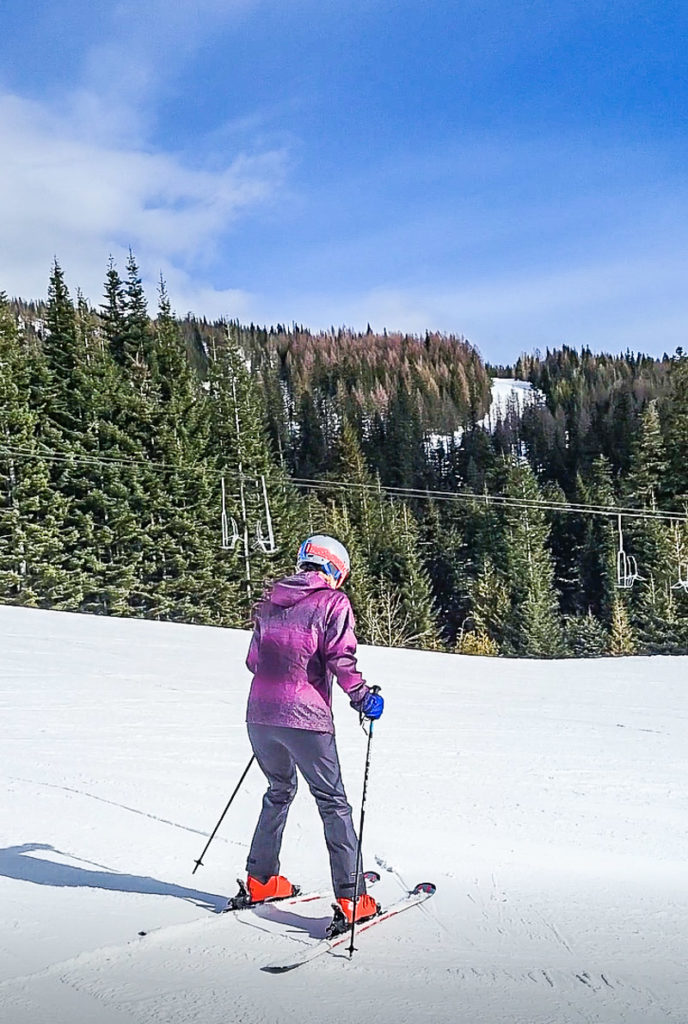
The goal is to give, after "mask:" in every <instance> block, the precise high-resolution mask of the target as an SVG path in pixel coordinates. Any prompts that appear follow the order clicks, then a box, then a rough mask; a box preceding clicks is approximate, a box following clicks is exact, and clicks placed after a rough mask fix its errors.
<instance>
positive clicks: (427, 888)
mask: <svg viewBox="0 0 688 1024" xmlns="http://www.w3.org/2000/svg"><path fill="white" fill-rule="evenodd" d="M422 892H424V893H427V895H428V896H432V895H434V893H436V892H437V886H436V885H435V883H434V882H419V883H418V885H416V886H414V887H413V889H412V890H411V894H412V895H413V896H418V895H420V893H422Z"/></svg>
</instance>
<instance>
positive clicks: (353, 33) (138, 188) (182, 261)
mask: <svg viewBox="0 0 688 1024" xmlns="http://www.w3.org/2000/svg"><path fill="white" fill-rule="evenodd" d="M28 11H29V8H27V6H26V4H24V3H20V2H19V0H6V2H5V4H4V5H3V9H2V12H1V13H0V152H2V160H1V161H0V239H1V240H2V241H1V244H0V289H4V290H5V291H7V292H8V293H9V294H11V295H22V296H24V297H42V296H44V295H45V293H46V289H47V278H48V274H49V270H50V265H51V262H52V259H53V257H54V256H57V257H58V259H59V261H60V263H61V264H62V266H63V268H64V270H65V272H66V275H67V279H68V281H69V282H70V284H71V286H72V288H73V289H76V287H77V286H79V287H81V289H82V290H83V292H84V293H85V294H86V295H87V297H88V298H89V299H90V300H91V301H92V302H94V303H96V304H97V303H98V302H99V301H100V297H101V294H102V282H103V280H104V276H105V270H106V264H107V260H108V256H109V255H110V254H112V255H113V256H114V257H115V259H116V261H117V262H118V264H119V265H120V266H121V267H122V268H123V267H124V263H125V259H126V253H127V250H128V247H129V246H131V248H132V249H133V250H134V253H135V255H136V256H137V259H138V261H139V264H140V266H141V269H142V273H143V276H144V279H145V281H146V284H147V287H148V289H149V294H150V297H151V301H154V296H155V282H156V280H157V279H158V277H159V275H160V273H162V274H163V275H164V277H165V279H166V281H167V284H168V288H169V291H170V295H171V298H172V301H173V304H174V306H175V308H176V310H177V312H179V313H185V312H186V311H187V310H190V311H193V312H195V313H197V314H199V315H206V316H208V317H217V316H228V317H235V316H236V317H239V318H240V319H241V320H244V321H248V320H254V321H256V322H259V323H276V322H282V323H291V322H292V321H296V322H298V323H304V324H306V325H308V326H310V327H312V328H314V329H317V328H321V327H329V326H330V325H336V326H338V325H342V324H346V325H349V326H353V327H354V328H361V329H364V328H365V327H366V325H367V324H368V323H370V324H371V325H372V326H373V327H374V328H376V329H382V328H383V327H387V328H388V329H390V330H408V331H411V332H419V333H422V332H424V331H425V330H426V329H430V330H443V331H447V332H454V333H457V334H463V335H464V336H466V337H467V338H468V339H469V340H470V341H471V342H473V343H474V344H475V345H477V346H478V348H479V349H480V351H481V353H482V354H483V356H484V357H485V358H486V359H488V360H490V361H492V362H502V361H504V362H511V361H513V360H514V359H515V358H516V357H517V356H518V355H519V353H520V352H522V351H532V350H533V349H534V348H536V347H537V348H540V349H542V350H544V349H545V348H547V347H548V346H549V347H555V346H558V345H560V344H562V343H566V344H570V345H582V344H589V345H590V346H591V347H592V348H593V349H596V350H606V351H622V350H625V349H626V348H631V349H634V350H638V349H640V350H643V351H646V352H650V353H652V354H656V355H661V354H662V352H664V351H668V352H672V351H673V350H674V349H675V348H676V346H677V345H684V346H688V331H687V330H686V328H687V327H688V284H687V278H688V275H687V274H686V270H687V269H688V258H687V257H688V236H687V228H688V182H687V180H686V167H687V166H688V160H687V159H686V158H687V157H688V144H687V141H688V139H687V132H686V124H688V109H687V107H688V102H687V101H688V60H687V59H686V56H685V55H686V52H688V5H686V4H685V3H683V2H682V3H675V2H672V0H664V2H662V3H661V4H660V3H645V2H625V0H615V2H614V3H611V2H609V0H605V2H602V0H577V2H568V0H549V2H541V0H530V2H514V3H510V4H509V3H504V2H502V3H500V4H498V3H494V2H492V0H483V2H480V3H477V2H459V0H457V2H446V0H434V2H432V3H422V2H418V0H396V2H392V0H340V2H337V3H335V2H333V0H319V2H314V0H281V2H275V0H195V2H194V3H190V2H189V3H187V2H177V3H176V4H175V5H174V8H173V10H171V11H168V10H167V9H166V5H165V4H164V3H162V0H151V2H148V3H143V4H142V3H134V2H133V0H123V2H121V3H110V4H104V3H99V2H98V0H95V2H90V3H86V2H85V0H63V3H61V4H60V5H55V4H52V3H48V2H47V0H41V2H38V3H36V4H33V5H31V8H30V17H29V14H28V13H27V12H28Z"/></svg>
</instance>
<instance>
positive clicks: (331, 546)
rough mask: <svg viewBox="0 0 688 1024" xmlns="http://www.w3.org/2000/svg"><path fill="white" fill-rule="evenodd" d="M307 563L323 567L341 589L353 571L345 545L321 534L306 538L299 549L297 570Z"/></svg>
mask: <svg viewBox="0 0 688 1024" xmlns="http://www.w3.org/2000/svg"><path fill="white" fill-rule="evenodd" d="M307 563H310V564H312V565H318V566H322V568H323V569H324V571H325V572H326V573H327V575H328V576H331V577H332V579H333V581H334V584H335V586H337V587H341V585H342V583H343V582H344V580H345V579H346V577H347V576H348V575H349V572H350V571H351V560H350V558H349V552H348V551H347V550H346V548H345V547H344V545H343V544H340V543H339V541H338V540H335V539H334V537H327V536H324V535H323V534H320V533H316V534H314V535H313V536H312V537H308V538H306V540H305V541H304V542H303V544H302V545H301V547H300V548H299V553H298V556H297V559H296V568H297V569H300V568H301V566H302V565H305V564H307Z"/></svg>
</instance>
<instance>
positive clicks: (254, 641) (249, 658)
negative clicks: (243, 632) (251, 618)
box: [246, 622, 260, 675]
mask: <svg viewBox="0 0 688 1024" xmlns="http://www.w3.org/2000/svg"><path fill="white" fill-rule="evenodd" d="M259 647H260V622H256V624H255V626H254V628H253V636H252V637H251V644H250V646H249V649H248V654H247V655H246V668H247V669H248V670H249V672H251V673H252V674H253V675H255V674H256V669H257V668H258V648H259Z"/></svg>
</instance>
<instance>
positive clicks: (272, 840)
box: [246, 724, 366, 899]
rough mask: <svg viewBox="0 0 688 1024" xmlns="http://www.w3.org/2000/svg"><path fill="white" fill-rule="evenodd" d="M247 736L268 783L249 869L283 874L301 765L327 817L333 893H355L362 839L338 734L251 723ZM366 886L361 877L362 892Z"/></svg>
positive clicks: (264, 876)
mask: <svg viewBox="0 0 688 1024" xmlns="http://www.w3.org/2000/svg"><path fill="white" fill-rule="evenodd" d="M248 735H249V739H250V740H251V746H252V747H253V752H254V754H255V755H256V760H257V761H258V764H259V765H260V767H261V769H262V771H263V774H264V775H265V776H266V778H267V780H268V783H269V786H268V790H267V792H266V794H265V796H264V797H263V809H262V810H261V812H260V817H259V819H258V825H257V826H256V831H255V834H254V836H253V842H252V843H251V849H250V851H249V855H248V860H247V862H246V870H247V872H248V873H249V874H250V875H252V876H253V877H254V878H257V879H259V880H260V881H266V880H267V879H268V878H269V877H270V876H271V875H277V874H279V866H280V862H279V853H280V847H281V845H282V833H283V832H284V826H285V825H286V822H287V814H288V813H289V807H290V806H291V802H292V800H293V799H294V797H295V796H296V787H297V775H296V769H297V768H298V769H299V771H300V772H301V774H302V775H303V777H304V779H305V780H306V782H307V783H308V787H309V789H310V791H311V793H312V794H313V796H314V797H315V800H316V802H317V804H318V810H319V811H320V817H321V818H322V823H323V828H324V831H325V842H326V844H327V850H328V853H329V855H330V871H331V874H332V886H333V888H334V895H335V897H336V898H337V899H339V898H341V897H347V898H349V899H350V898H352V897H353V893H354V887H355V884H356V851H357V847H358V842H357V839H356V833H355V831H354V826H353V821H352V819H351V807H350V806H349V804H348V803H347V799H346V793H345V792H344V785H343V783H342V774H341V770H340V767H339V757H338V756H337V747H336V744H335V738H334V735H333V733H329V732H312V731H310V730H309V729H287V728H285V727H283V726H277V725H252V724H249V726H248ZM365 891H366V890H365V883H364V881H363V879H361V880H360V882H359V887H358V892H359V895H360V894H361V893H363V892H365Z"/></svg>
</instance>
